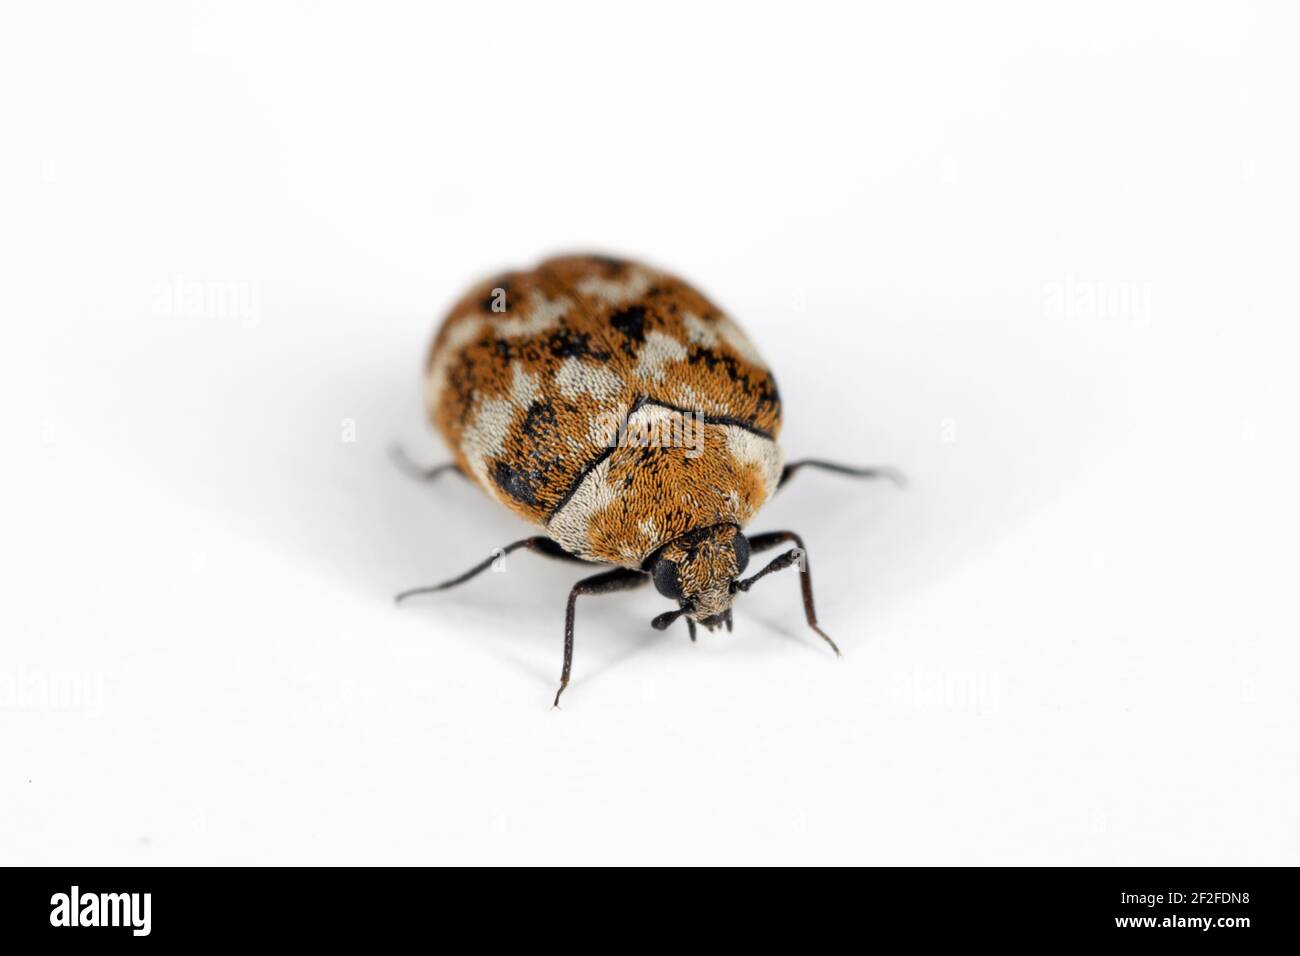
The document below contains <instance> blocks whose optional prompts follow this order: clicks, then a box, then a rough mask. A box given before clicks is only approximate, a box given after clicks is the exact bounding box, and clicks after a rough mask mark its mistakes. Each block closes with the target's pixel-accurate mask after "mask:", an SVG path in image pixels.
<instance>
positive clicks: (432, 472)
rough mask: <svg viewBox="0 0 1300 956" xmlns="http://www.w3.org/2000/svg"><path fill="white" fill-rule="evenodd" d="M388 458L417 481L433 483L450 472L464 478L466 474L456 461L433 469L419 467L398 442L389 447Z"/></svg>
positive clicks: (435, 466)
mask: <svg viewBox="0 0 1300 956" xmlns="http://www.w3.org/2000/svg"><path fill="white" fill-rule="evenodd" d="M388 457H389V458H391V459H392V461H393V464H395V465H396V466H397V468H398V470H399V471H401V472H402V473H403V474H405V475H407V476H408V477H410V478H413V479H415V480H416V481H433V480H435V479H436V478H439V477H441V476H442V475H445V474H446V473H447V472H449V471H454V472H456V473H457V474H459V475H461V476H462V477H463V476H464V474H465V473H464V472H463V471H461V470H460V465H458V464H456V463H455V462H454V461H448V462H444V463H442V464H441V465H434V466H433V467H431V468H425V467H424V466H423V465H418V464H416V463H415V461H413V460H412V458H411V456H410V455H408V454H407V453H406V449H405V448H403V447H402V446H401V445H399V444H397V443H396V442H394V443H393V444H391V445H389V446H388Z"/></svg>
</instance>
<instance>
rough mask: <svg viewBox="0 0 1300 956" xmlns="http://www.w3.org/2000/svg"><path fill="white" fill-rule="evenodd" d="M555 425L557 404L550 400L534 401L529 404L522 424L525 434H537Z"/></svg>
mask: <svg viewBox="0 0 1300 956" xmlns="http://www.w3.org/2000/svg"><path fill="white" fill-rule="evenodd" d="M554 427H555V406H554V405H552V404H551V403H550V402H533V404H531V405H529V406H528V413H527V414H526V415H524V422H523V424H522V425H521V426H520V428H522V429H523V432H524V434H525V435H529V436H536V435H537V433H538V432H539V431H542V430H543V429H551V428H554Z"/></svg>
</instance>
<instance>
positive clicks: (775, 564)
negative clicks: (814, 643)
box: [736, 531, 840, 656]
mask: <svg viewBox="0 0 1300 956" xmlns="http://www.w3.org/2000/svg"><path fill="white" fill-rule="evenodd" d="M786 542H792V543H793V544H794V547H793V548H792V549H791V550H789V551H787V552H786V553H785V554H782V555H780V556H778V557H776V558H774V559H773V560H772V561H770V562H769V563H768V565H767V567H765V568H763V570H762V571H759V572H758V573H757V574H755V575H753V576H752V577H749V578H746V579H745V580H743V581H737V582H736V590H738V591H748V590H749V589H750V588H751V587H753V586H754V583H755V582H756V581H758V579H759V578H762V577H765V576H767V575H769V574H771V573H772V572H773V571H782V570H784V569H785V568H788V567H790V565H792V564H800V567H799V587H800V590H801V591H802V592H803V612H804V617H806V618H807V620H808V626H809V627H811V628H812V629H813V630H814V631H816V632H817V633H818V634H819V635H821V638H822V640H824V641H825V642H826V643H827V644H829V645H830V646H831V650H833V651H834V652H835V654H836V656H840V649H839V647H838V646H837V645H836V644H835V642H834V641H833V640H831V636H830V635H829V634H827V633H826V632H825V631H823V630H822V629H821V628H820V627H819V626H818V624H817V608H816V606H815V605H814V604H813V590H812V570H811V569H810V568H809V567H808V549H807V548H806V547H804V543H803V538H801V537H799V535H797V534H795V533H794V532H793V531H769V532H767V533H765V534H756V535H752V536H751V537H750V538H749V549H750V551H751V552H753V553H754V554H757V553H758V552H760V551H767V550H770V549H771V548H775V547H776V546H777V545H780V544H785V543H786Z"/></svg>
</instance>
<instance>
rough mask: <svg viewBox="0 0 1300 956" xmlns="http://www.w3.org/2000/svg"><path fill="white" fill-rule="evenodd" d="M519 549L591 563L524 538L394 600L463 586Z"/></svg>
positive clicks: (548, 542) (553, 545)
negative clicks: (461, 571)
mask: <svg viewBox="0 0 1300 956" xmlns="http://www.w3.org/2000/svg"><path fill="white" fill-rule="evenodd" d="M452 467H455V466H452ZM520 548H527V549H528V550H529V551H536V552H537V553H538V554H544V555H546V556H547V557H551V558H559V559H561V560H564V561H577V562H578V563H580V564H590V563H591V562H589V561H587V560H585V559H583V558H580V557H578V556H577V555H576V554H570V553H569V552H568V551H565V550H564V549H563V548H562V547H560V546H559V545H558V544H556V543H555V542H554V541H552V540H551V539H550V538H546V537H542V536H541V535H538V536H537V537H534V538H524V539H523V540H522V541H515V542H512V543H510V544H508V545H506V546H505V547H504V548H498V549H497V550H496V551H494V552H493V553H492V554H491V555H489V556H488V557H487V558H486V559H484V560H483V561H480V562H479V563H478V564H476V565H474V567H472V568H470V569H469V570H468V571H466V572H465V573H464V574H462V575H460V576H459V577H454V578H452V579H451V580H450V581H443V582H442V583H441V584H432V585H430V586H428V587H423V588H411V589H410V590H409V591H403V592H402V593H401V594H399V595H397V597H396V598H394V600H395V601H396V602H397V603H398V604H401V603H402V602H403V601H404V600H406V599H407V598H408V597H413V596H414V595H416V594H432V593H433V592H434V591H445V590H447V589H448V588H454V587H455V586H456V585H458V584H464V583H465V582H466V581H468V580H469V579H470V578H472V577H474V576H475V575H476V574H482V573H483V572H484V571H486V570H487V569H488V568H490V567H492V564H493V562H495V561H497V560H498V559H500V558H502V557H504V556H505V555H507V554H509V553H510V552H511V551H518V550H519V549H520Z"/></svg>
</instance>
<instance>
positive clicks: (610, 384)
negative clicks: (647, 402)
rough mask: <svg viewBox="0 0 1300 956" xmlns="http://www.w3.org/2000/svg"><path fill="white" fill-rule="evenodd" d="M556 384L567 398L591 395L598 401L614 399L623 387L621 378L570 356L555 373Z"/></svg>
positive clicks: (607, 370)
mask: <svg viewBox="0 0 1300 956" xmlns="http://www.w3.org/2000/svg"><path fill="white" fill-rule="evenodd" d="M555 384H556V385H558V386H559V388H560V393H561V394H562V395H563V396H564V397H565V398H577V397H578V396H580V395H590V396H591V397H592V398H595V399H596V400H598V401H606V400H608V399H611V398H613V397H614V396H615V395H617V394H618V393H619V390H620V389H621V388H622V387H623V383H622V381H620V379H619V377H618V376H617V375H615V374H614V373H613V372H611V371H610V370H609V369H607V368H604V367H602V366H600V365H593V364H591V363H590V362H584V361H582V360H581V359H579V358H577V357H576V356H573V355H570V356H569V357H568V358H566V359H565V360H564V362H563V363H562V364H561V365H560V367H559V368H558V369H556V372H555Z"/></svg>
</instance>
